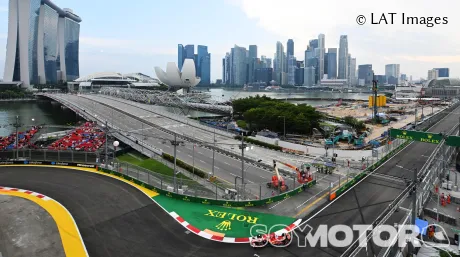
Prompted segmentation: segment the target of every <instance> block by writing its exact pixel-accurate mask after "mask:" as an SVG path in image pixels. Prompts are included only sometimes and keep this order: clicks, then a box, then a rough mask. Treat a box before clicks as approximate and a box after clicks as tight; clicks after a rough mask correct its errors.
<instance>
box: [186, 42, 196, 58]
mask: <svg viewBox="0 0 460 257" xmlns="http://www.w3.org/2000/svg"><path fill="white" fill-rule="evenodd" d="M184 59H195V45H186V46H185V58H184Z"/></svg>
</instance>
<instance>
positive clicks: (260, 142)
mask: <svg viewBox="0 0 460 257" xmlns="http://www.w3.org/2000/svg"><path fill="white" fill-rule="evenodd" d="M235 139H236V140H241V136H235ZM244 141H246V142H248V143H252V144H255V145H259V146H264V147H267V148H269V149H272V150H279V151H281V150H283V148H282V147H281V146H277V145H272V144H269V143H265V142H262V141H259V140H255V139H252V138H249V137H244Z"/></svg>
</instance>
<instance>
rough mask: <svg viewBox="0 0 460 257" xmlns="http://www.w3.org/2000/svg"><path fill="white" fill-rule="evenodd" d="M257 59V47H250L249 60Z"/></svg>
mask: <svg viewBox="0 0 460 257" xmlns="http://www.w3.org/2000/svg"><path fill="white" fill-rule="evenodd" d="M252 58H257V46H256V45H249V59H252Z"/></svg>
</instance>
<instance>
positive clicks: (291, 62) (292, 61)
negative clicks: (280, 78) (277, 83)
mask: <svg viewBox="0 0 460 257" xmlns="http://www.w3.org/2000/svg"><path fill="white" fill-rule="evenodd" d="M296 68H297V60H296V58H295V57H294V55H289V58H288V72H287V84H288V85H291V86H294V85H295V70H296Z"/></svg>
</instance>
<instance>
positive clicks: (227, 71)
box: [222, 53, 232, 85]
mask: <svg viewBox="0 0 460 257" xmlns="http://www.w3.org/2000/svg"><path fill="white" fill-rule="evenodd" d="M231 61H232V57H231V55H230V53H226V54H225V57H224V59H223V60H222V62H223V65H224V66H223V67H222V73H223V77H222V81H223V83H224V84H226V85H230V84H231V83H232V81H231V79H230V77H231V70H232V69H231V68H232V67H231Z"/></svg>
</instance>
